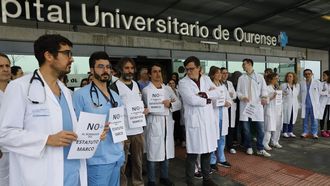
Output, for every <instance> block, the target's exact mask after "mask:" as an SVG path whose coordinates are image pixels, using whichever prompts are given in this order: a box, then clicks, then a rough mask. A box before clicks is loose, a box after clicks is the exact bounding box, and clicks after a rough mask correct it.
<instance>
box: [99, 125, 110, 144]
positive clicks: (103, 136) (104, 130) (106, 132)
mask: <svg viewBox="0 0 330 186" xmlns="http://www.w3.org/2000/svg"><path fill="white" fill-rule="evenodd" d="M109 129H110V122H106V123H105V124H104V129H103V131H102V134H101V137H100V140H102V141H104V140H105V138H106V137H107V134H108V133H109Z"/></svg>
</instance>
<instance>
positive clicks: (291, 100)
mask: <svg viewBox="0 0 330 186" xmlns="http://www.w3.org/2000/svg"><path fill="white" fill-rule="evenodd" d="M281 90H282V91H283V94H282V95H283V99H282V100H283V123H286V124H289V123H290V119H291V113H292V112H293V115H292V116H293V117H292V124H295V123H296V121H297V116H298V109H299V101H298V96H299V92H300V85H299V84H298V83H297V84H295V85H293V89H291V88H290V87H288V84H287V83H283V84H282V85H281Z"/></svg>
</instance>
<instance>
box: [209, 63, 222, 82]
mask: <svg viewBox="0 0 330 186" xmlns="http://www.w3.org/2000/svg"><path fill="white" fill-rule="evenodd" d="M218 71H220V72H221V69H220V68H219V67H216V66H211V67H210V71H209V74H208V75H209V77H210V79H211V80H212V81H213V80H214V75H215V73H217V72H218Z"/></svg>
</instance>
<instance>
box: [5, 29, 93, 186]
mask: <svg viewBox="0 0 330 186" xmlns="http://www.w3.org/2000/svg"><path fill="white" fill-rule="evenodd" d="M71 49H72V43H71V42H70V41H69V40H68V39H66V38H64V37H63V36H60V35H43V36H41V37H39V38H38V39H37V40H36V41H35V43H34V53H35V56H36V58H37V60H38V62H39V67H40V68H39V69H38V70H36V71H34V73H31V74H28V75H26V76H23V77H21V78H19V79H16V80H14V81H12V82H10V83H9V85H8V86H7V88H6V91H5V95H4V97H3V101H2V107H1V110H0V145H1V146H3V147H4V148H5V149H6V150H8V151H9V154H10V155H9V165H10V168H9V176H10V177H9V183H10V185H11V186H22V185H27V186H30V185H31V186H32V185H33V186H44V185H48V186H79V185H82V186H86V185H87V174H86V165H85V160H68V159H67V154H68V151H69V148H70V144H71V143H72V141H74V140H76V139H77V135H76V134H75V133H74V132H73V131H74V128H75V125H76V124H77V119H76V116H75V113H74V110H73V105H72V99H71V94H70V91H69V90H68V89H67V88H66V87H65V86H64V85H63V83H61V82H60V81H59V80H58V77H59V76H61V75H63V74H67V73H69V72H70V68H71V64H72V62H73V58H72V52H71Z"/></svg>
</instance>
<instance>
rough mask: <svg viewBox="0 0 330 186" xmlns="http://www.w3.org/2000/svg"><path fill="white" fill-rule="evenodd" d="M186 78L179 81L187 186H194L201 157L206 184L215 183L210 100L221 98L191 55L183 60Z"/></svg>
mask: <svg viewBox="0 0 330 186" xmlns="http://www.w3.org/2000/svg"><path fill="white" fill-rule="evenodd" d="M184 67H185V68H186V72H187V75H186V77H184V78H183V79H181V80H180V82H179V93H180V95H181V96H182V103H183V107H184V120H185V125H186V141H187V158H186V163H185V164H186V165H185V166H186V183H187V184H188V185H193V177H194V170H195V161H196V159H197V155H198V154H201V165H202V174H203V185H204V186H206V185H207V186H213V185H217V184H215V183H214V182H213V181H212V180H211V179H210V177H209V172H210V153H211V152H213V151H215V150H216V148H217V139H218V136H217V134H218V133H217V129H218V128H217V125H216V122H215V116H214V110H213V105H212V104H211V99H217V98H220V97H221V93H220V91H219V90H218V89H216V87H215V85H214V84H213V83H212V81H211V79H210V78H209V77H208V76H204V75H202V74H201V66H200V61H199V59H198V58H197V57H195V56H190V57H188V58H187V59H186V60H185V61H184Z"/></svg>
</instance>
